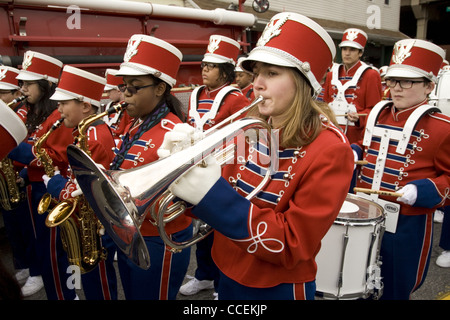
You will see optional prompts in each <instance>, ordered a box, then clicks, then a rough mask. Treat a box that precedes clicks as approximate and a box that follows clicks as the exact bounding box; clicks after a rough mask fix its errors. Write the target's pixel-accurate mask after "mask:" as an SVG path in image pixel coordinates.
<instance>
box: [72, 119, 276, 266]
mask: <svg viewBox="0 0 450 320" xmlns="http://www.w3.org/2000/svg"><path fill="white" fill-rule="evenodd" d="M252 129H253V130H257V132H258V134H257V135H256V136H257V137H258V138H261V137H263V138H265V139H266V140H265V143H266V144H267V145H268V147H269V150H270V148H271V145H272V143H273V141H271V140H272V135H271V131H270V128H269V127H268V125H267V123H266V122H264V121H262V120H260V119H253V118H244V119H240V120H237V121H235V122H233V123H231V124H229V125H227V126H225V127H223V128H220V129H217V130H215V131H214V132H213V133H211V134H210V135H208V136H206V137H205V138H204V139H202V140H201V141H199V142H197V143H196V144H194V145H192V146H190V147H188V148H186V149H184V150H181V151H179V152H177V153H175V154H173V155H171V156H169V157H167V158H164V159H160V160H158V161H155V162H152V163H149V164H147V165H143V166H141V167H138V168H134V169H128V170H104V169H102V168H100V167H98V166H97V165H96V164H95V162H94V161H92V159H91V158H90V157H89V156H88V155H87V154H86V153H85V152H84V151H83V150H81V149H80V148H78V147H76V146H73V145H70V146H69V147H68V148H67V155H68V158H69V162H70V165H71V168H72V171H73V173H74V175H75V177H76V179H77V182H78V184H79V186H80V188H81V189H82V191H83V194H84V196H85V197H86V199H87V200H88V202H89V204H90V205H91V207H92V208H93V210H94V212H95V213H96V215H97V217H98V219H99V220H100V222H101V223H102V225H103V226H104V228H105V231H106V232H107V233H108V234H109V236H110V237H111V238H112V240H113V241H114V242H115V243H116V245H117V246H118V248H120V249H121V250H122V251H123V252H124V253H125V254H126V255H127V256H128V258H129V259H130V260H132V261H133V262H134V263H135V264H136V265H138V266H139V267H141V268H143V269H147V268H149V267H150V257H149V254H148V250H147V247H146V245H145V242H144V240H143V238H142V235H141V233H140V232H139V229H140V227H141V225H142V222H143V221H144V219H146V218H147V219H148V218H150V217H151V216H150V215H148V214H149V213H150V212H151V211H152V210H155V206H156V205H155V203H158V202H162V203H161V205H159V204H158V205H159V207H160V209H159V210H158V213H157V214H156V216H154V218H156V219H155V220H156V222H157V226H158V229H159V231H160V235H161V237H162V239H163V240H164V241H166V240H167V239H166V238H169V237H168V236H167V235H166V233H165V229H164V225H165V223H166V222H167V221H170V220H173V219H174V218H175V217H171V218H168V216H167V215H166V214H165V212H163V211H165V209H166V208H167V207H168V204H169V203H170V202H171V201H172V196H171V195H167V192H168V191H167V189H168V187H169V186H170V184H171V183H172V182H174V181H175V180H176V179H177V178H178V177H180V176H181V175H182V174H184V173H185V172H186V171H188V170H189V169H190V168H192V167H193V166H195V165H197V164H200V163H201V161H202V160H203V159H204V158H205V157H206V156H209V155H213V152H214V151H217V150H220V152H218V153H219V154H220V156H221V157H222V158H224V157H225V158H224V159H225V162H227V161H228V160H229V158H228V156H224V155H223V151H224V150H225V151H226V150H227V149H230V148H229V147H227V148H223V145H224V142H225V143H228V142H230V141H231V140H234V139H235V138H236V137H237V136H239V135H241V134H242V133H245V134H246V135H247V132H249V130H252ZM261 129H264V130H261ZM263 133H266V135H264V134H263ZM272 157H273V153H272V155H271V158H272ZM272 162H273V160H272V159H271V161H270V163H272ZM270 172H271V170H270V169H267V170H266V172H265V179H264V180H263V181H262V183H261V184H260V186H258V187H257V188H256V189H257V190H256V189H255V192H253V193H252V196H253V195H254V194H256V193H257V192H258V191H259V190H260V188H261V187H262V186H263V185H264V184H265V183H266V182H267V181H268V177H269V176H270ZM166 195H167V197H165V196H166ZM181 208H183V206H181ZM183 212H184V210H182V209H181V210H178V211H177V215H178V214H182V213H183ZM152 214H155V213H154V212H153V213H152ZM169 240H170V239H169ZM198 240H200V239H199V238H196V239H194V240H192V241H191V242H189V241H188V242H185V243H181V244H177V243H171V244H170V245H171V246H172V247H176V248H184V247H187V246H190V245H192V244H193V243H195V242H197V241H198ZM166 243H167V242H166Z"/></svg>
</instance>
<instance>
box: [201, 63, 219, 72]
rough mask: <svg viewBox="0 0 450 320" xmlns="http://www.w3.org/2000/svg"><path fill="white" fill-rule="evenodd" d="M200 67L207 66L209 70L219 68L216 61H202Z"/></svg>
mask: <svg viewBox="0 0 450 320" xmlns="http://www.w3.org/2000/svg"><path fill="white" fill-rule="evenodd" d="M200 67H201V68H202V69H203V68H204V67H206V69H207V70H208V71H209V70H211V69H214V68H217V64H215V63H211V62H202V64H201V65H200Z"/></svg>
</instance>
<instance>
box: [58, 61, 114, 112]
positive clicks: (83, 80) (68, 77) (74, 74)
mask: <svg viewBox="0 0 450 320" xmlns="http://www.w3.org/2000/svg"><path fill="white" fill-rule="evenodd" d="M105 84H106V80H105V78H103V77H100V76H98V75H95V74H93V73H90V72H87V71H84V70H81V69H78V68H75V67H72V66H65V67H64V69H63V72H62V74H61V78H60V79H59V84H58V87H57V88H56V89H55V93H54V94H53V95H52V96H51V97H50V99H51V100H56V101H65V100H72V99H76V100H79V101H85V102H89V103H90V104H92V105H94V106H96V107H99V106H100V100H101V98H102V94H103V89H104V88H105Z"/></svg>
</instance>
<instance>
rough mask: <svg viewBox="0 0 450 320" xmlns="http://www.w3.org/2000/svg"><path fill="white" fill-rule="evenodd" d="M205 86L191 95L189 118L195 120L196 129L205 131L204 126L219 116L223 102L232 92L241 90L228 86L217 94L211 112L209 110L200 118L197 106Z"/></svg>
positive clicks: (196, 89)
mask: <svg viewBox="0 0 450 320" xmlns="http://www.w3.org/2000/svg"><path fill="white" fill-rule="evenodd" d="M204 89H205V86H200V87H197V88H195V89H194V91H193V92H192V94H191V99H190V105H191V106H190V109H189V116H190V117H192V118H194V121H195V128H197V129H199V130H203V126H204V125H205V124H206V122H207V121H208V120H211V119H214V118H215V117H216V115H217V112H218V111H219V107H220V105H221V104H222V101H223V100H224V99H225V97H226V96H227V95H228V94H229V93H230V92H232V91H238V90H239V89H237V88H235V87H232V86H226V87H224V88H222V89H220V91H219V92H218V93H217V96H216V97H215V99H214V102H213V104H212V106H211V110H209V111H208V112H207V113H205V114H204V115H203V116H202V117H200V114H199V112H198V111H197V105H198V97H199V95H200V90H204Z"/></svg>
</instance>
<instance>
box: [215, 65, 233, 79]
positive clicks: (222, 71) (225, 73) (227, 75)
mask: <svg viewBox="0 0 450 320" xmlns="http://www.w3.org/2000/svg"><path fill="white" fill-rule="evenodd" d="M217 67H218V68H219V77H220V79H224V80H225V82H226V83H228V84H231V83H233V81H234V80H235V79H236V73H235V71H234V69H235V68H234V65H233V64H231V63H218V64H217Z"/></svg>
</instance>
